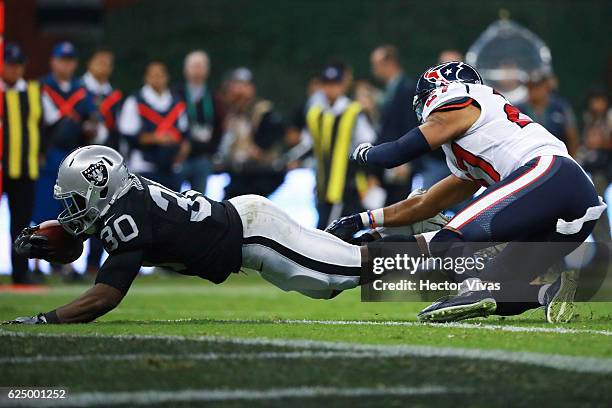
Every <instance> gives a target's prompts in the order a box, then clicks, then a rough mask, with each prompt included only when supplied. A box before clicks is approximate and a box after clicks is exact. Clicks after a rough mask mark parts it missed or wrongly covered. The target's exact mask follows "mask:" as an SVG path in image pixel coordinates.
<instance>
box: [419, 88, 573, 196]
mask: <svg viewBox="0 0 612 408" xmlns="http://www.w3.org/2000/svg"><path fill="white" fill-rule="evenodd" d="M469 104H475V105H476V106H479V107H480V117H479V118H478V120H477V121H476V122H475V123H474V124H473V125H472V126H471V127H470V128H469V129H468V131H467V132H466V133H465V134H464V135H463V136H460V137H458V138H457V139H454V140H453V141H451V142H448V143H445V144H444V145H442V149H443V150H444V153H445V154H446V162H447V164H448V167H449V169H450V170H451V172H452V173H453V174H454V175H455V176H457V177H459V178H462V179H464V180H474V181H477V182H478V183H480V184H481V185H483V186H489V185H491V184H493V183H496V182H498V181H500V180H502V179H504V178H505V177H507V176H508V175H509V174H510V173H512V172H513V171H514V170H516V169H517V168H519V167H520V166H522V165H523V164H525V163H527V162H528V161H529V160H531V159H533V158H536V157H538V156H544V155H556V156H565V157H570V156H569V154H568V152H567V148H566V147H565V144H563V142H561V141H560V140H559V139H557V138H556V137H555V136H553V135H552V134H551V133H549V132H548V131H547V130H546V129H545V128H544V127H543V126H541V125H540V124H538V123H535V122H533V121H532V120H531V118H529V116H527V115H524V114H522V113H521V112H520V111H519V110H518V109H517V108H515V107H514V106H512V105H511V104H510V103H509V102H508V101H507V100H506V98H504V96H503V95H501V94H499V93H497V92H496V91H495V90H494V89H493V88H491V87H488V86H485V85H475V84H465V83H460V82H452V83H450V84H449V85H448V86H444V87H441V88H438V89H436V90H435V91H433V92H432V94H431V95H430V96H429V98H427V101H426V102H425V104H424V106H423V120H427V117H428V116H429V115H430V114H431V113H432V112H433V111H444V110H452V109H460V108H461V107H464V106H467V105H469Z"/></svg>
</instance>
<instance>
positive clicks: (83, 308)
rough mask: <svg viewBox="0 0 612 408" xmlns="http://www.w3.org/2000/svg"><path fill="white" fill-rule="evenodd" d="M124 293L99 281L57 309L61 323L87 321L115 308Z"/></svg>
mask: <svg viewBox="0 0 612 408" xmlns="http://www.w3.org/2000/svg"><path fill="white" fill-rule="evenodd" d="M122 298H123V294H122V293H121V292H120V291H119V290H117V289H115V288H113V287H112V286H109V285H106V284H104V283H97V284H96V285H95V286H94V287H93V288H91V289H89V290H88V291H87V292H85V293H83V294H82V295H81V296H79V297H78V298H77V299H75V300H73V301H72V302H70V303H68V304H67V305H64V306H62V307H59V308H58V309H56V310H55V312H56V314H57V318H58V319H59V323H87V322H91V321H93V320H95V319H97V318H98V317H100V316H102V315H104V314H106V313H108V312H110V311H111V310H113V309H114V308H115V307H116V306H117V305H118V304H119V303H120V302H121V299H122Z"/></svg>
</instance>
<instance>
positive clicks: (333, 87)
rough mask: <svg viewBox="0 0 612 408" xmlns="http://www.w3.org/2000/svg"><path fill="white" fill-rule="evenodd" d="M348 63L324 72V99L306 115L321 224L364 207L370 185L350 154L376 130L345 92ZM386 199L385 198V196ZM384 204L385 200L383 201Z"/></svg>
mask: <svg viewBox="0 0 612 408" xmlns="http://www.w3.org/2000/svg"><path fill="white" fill-rule="evenodd" d="M344 75H345V67H344V66H343V65H339V64H334V65H328V66H326V67H325V68H324V69H323V71H322V72H321V82H322V91H323V94H324V95H325V101H324V102H323V103H321V102H317V103H315V104H313V105H312V106H311V107H310V108H309V109H308V113H307V115H306V121H307V128H306V130H305V132H304V138H305V139H306V140H309V141H310V143H311V145H312V146H313V150H314V154H315V158H316V162H317V163H316V175H317V211H318V212H319V223H318V228H320V229H323V228H325V227H327V225H329V223H330V222H331V221H332V220H334V219H336V218H338V217H341V216H343V215H348V214H354V213H357V212H360V211H362V210H363V206H362V204H361V200H362V198H365V195H366V194H367V191H368V189H369V187H370V185H372V186H374V185H375V184H376V181H375V180H374V179H373V178H371V179H370V180H368V179H367V178H366V175H365V174H364V173H363V172H362V171H359V169H358V168H357V167H356V165H355V164H354V163H352V162H349V154H350V153H351V152H352V151H353V149H354V148H355V147H356V146H357V145H359V144H360V143H365V142H369V143H374V142H375V141H376V133H375V132H374V129H373V128H372V126H371V125H370V123H369V122H368V119H367V117H366V116H365V114H363V112H362V107H361V105H360V104H359V103H358V102H354V101H351V100H350V99H349V98H348V97H346V96H345V92H346V89H347V84H348V81H347V80H346V78H345V76H344ZM382 201H384V200H382ZM380 204H382V203H380Z"/></svg>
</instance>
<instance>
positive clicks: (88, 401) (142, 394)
mask: <svg viewBox="0 0 612 408" xmlns="http://www.w3.org/2000/svg"><path fill="white" fill-rule="evenodd" d="M467 392H469V390H467V389H464V388H451V387H443V386H436V385H427V386H421V387H401V386H400V387H380V388H365V387H364V388H336V387H293V388H272V389H268V390H248V389H236V390H220V389H203V390H181V391H160V390H148V391H128V392H82V393H74V394H68V397H67V398H66V399H56V400H51V399H38V400H30V401H27V400H10V401H9V402H10V403H11V405H10V406H13V407H30V406H31V407H83V406H85V407H93V406H109V405H127V404H130V405H149V404H160V403H168V402H195V401H200V402H206V401H209V402H210V401H231V400H275V399H281V398H325V397H327V398H329V397H342V398H357V397H377V396H380V397H388V396H398V397H410V396H422V395H447V394H463V393H467ZM2 405H3V403H2V401H0V406H2Z"/></svg>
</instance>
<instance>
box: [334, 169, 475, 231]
mask: <svg viewBox="0 0 612 408" xmlns="http://www.w3.org/2000/svg"><path fill="white" fill-rule="evenodd" d="M479 188H480V187H479V186H478V184H476V183H474V182H473V181H470V180H462V179H460V178H459V177H456V176H454V175H450V176H448V177H446V178H445V179H443V180H441V181H439V182H438V183H436V184H435V185H434V186H432V187H431V188H430V189H429V190H427V192H425V193H424V194H417V195H414V196H412V197H408V198H407V199H405V200H402V201H400V202H398V203H395V204H392V205H390V206H388V207H385V208H379V209H377V210H372V211H366V212H362V213H359V214H353V215H349V216H346V217H342V218H339V219H337V220H335V221H334V222H332V223H331V224H330V225H329V226H328V227H327V228H326V229H325V231H327V232H329V233H330V234H333V235H335V236H337V237H338V238H340V239H342V240H343V241H348V242H351V239H352V238H353V236H354V235H355V233H357V232H359V231H361V230H362V229H364V228H370V229H376V228H377V227H383V226H384V227H401V226H404V225H410V224H414V223H415V222H419V221H423V220H426V219H428V218H431V217H433V216H435V215H436V214H438V213H439V212H441V211H443V210H445V209H447V208H449V207H452V206H453V205H455V204H457V203H460V202H462V201H463V200H465V199H467V198H469V197H471V196H472V195H474V193H475V192H476V191H478V189H479Z"/></svg>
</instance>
